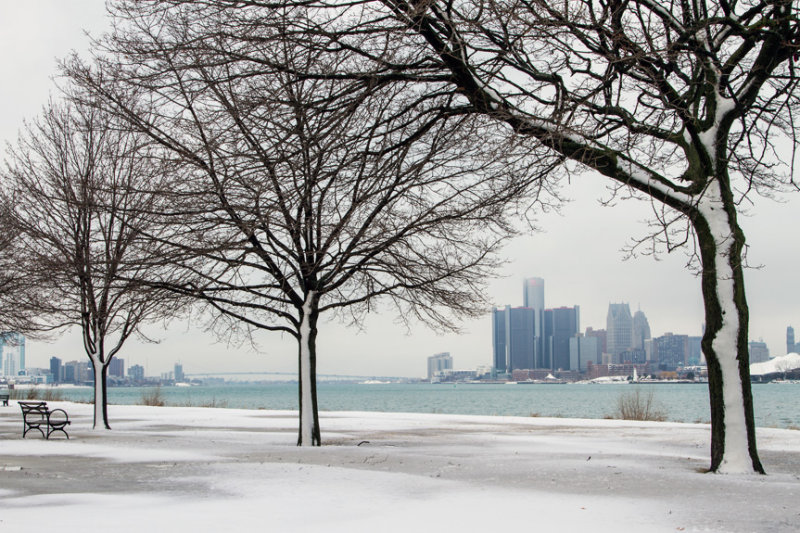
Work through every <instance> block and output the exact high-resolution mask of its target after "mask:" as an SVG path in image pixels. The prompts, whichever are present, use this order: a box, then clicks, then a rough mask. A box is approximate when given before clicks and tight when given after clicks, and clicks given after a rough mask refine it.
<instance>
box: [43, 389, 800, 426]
mask: <svg viewBox="0 0 800 533" xmlns="http://www.w3.org/2000/svg"><path fill="white" fill-rule="evenodd" d="M636 387H638V388H639V389H640V390H641V392H642V393H643V394H644V395H648V394H649V393H650V392H651V391H652V393H653V399H654V401H655V402H656V404H657V405H658V407H659V408H660V410H661V411H663V413H664V414H665V415H666V419H667V420H671V421H676V422H706V423H707V422H709V420H710V414H709V407H708V387H707V385H705V384H699V383H698V384H657V385H627V384H614V385H471V384H456V385H453V384H449V385H447V384H437V385H431V384H427V383H420V384H383V385H359V384H349V383H348V384H345V383H320V384H319V387H318V394H319V407H320V410H322V411H385V412H413V413H449V414H470V415H509V416H557V417H568V418H605V417H609V416H611V417H613V416H614V414H615V412H616V410H617V402H618V400H619V398H620V396H622V395H624V394H628V393H630V392H631V391H633V390H635V388H636ZM59 391H63V398H64V399H65V400H77V401H91V399H92V394H93V393H92V390H91V389H90V388H76V389H68V388H64V389H59ZM152 391H153V388H152V387H141V388H140V387H130V388H110V389H109V401H110V403H112V404H142V403H143V396H144V395H146V394H149V393H151V392H152ZM160 393H161V397H162V399H163V400H164V401H165V402H166V404H167V405H177V406H213V407H228V408H244V409H279V410H286V409H288V410H296V409H297V385H296V384H291V383H274V384H230V385H223V386H200V387H163V388H161V389H160ZM753 396H754V399H755V417H756V425H758V426H763V427H781V428H786V427H800V384H753Z"/></svg>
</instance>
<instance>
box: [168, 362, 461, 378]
mask: <svg viewBox="0 0 800 533" xmlns="http://www.w3.org/2000/svg"><path fill="white" fill-rule="evenodd" d="M450 361H451V363H450V364H451V365H452V358H451V359H450ZM429 370H430V369H429ZM185 378H186V376H185V375H184V373H183V365H182V364H181V363H175V381H183V380H184V379H185Z"/></svg>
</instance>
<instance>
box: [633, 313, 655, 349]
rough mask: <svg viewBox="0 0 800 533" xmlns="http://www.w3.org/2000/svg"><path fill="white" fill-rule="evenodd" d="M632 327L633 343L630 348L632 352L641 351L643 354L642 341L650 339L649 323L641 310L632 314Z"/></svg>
mask: <svg viewBox="0 0 800 533" xmlns="http://www.w3.org/2000/svg"><path fill="white" fill-rule="evenodd" d="M632 327H633V331H632V341H633V342H632V344H631V348H633V349H634V350H642V352H644V341H646V340H647V339H649V338H650V323H649V322H648V321H647V317H646V316H645V315H644V313H643V312H642V310H641V309H639V310H638V311H636V313H634V315H633V321H632ZM634 362H636V361H634Z"/></svg>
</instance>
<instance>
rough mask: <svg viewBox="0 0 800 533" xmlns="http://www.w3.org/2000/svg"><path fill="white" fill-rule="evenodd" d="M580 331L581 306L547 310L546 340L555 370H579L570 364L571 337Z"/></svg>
mask: <svg viewBox="0 0 800 533" xmlns="http://www.w3.org/2000/svg"><path fill="white" fill-rule="evenodd" d="M579 332H580V306H577V305H576V306H575V307H558V308H556V309H548V310H546V311H545V341H546V350H547V349H549V353H548V354H547V355H548V362H550V368H552V369H553V370H577V369H575V368H572V367H571V366H570V345H569V343H570V339H571V338H572V337H574V336H576V335H578V333H579Z"/></svg>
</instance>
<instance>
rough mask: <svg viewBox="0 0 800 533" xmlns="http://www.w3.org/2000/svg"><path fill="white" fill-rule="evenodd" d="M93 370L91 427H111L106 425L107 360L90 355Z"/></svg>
mask: <svg viewBox="0 0 800 533" xmlns="http://www.w3.org/2000/svg"><path fill="white" fill-rule="evenodd" d="M89 359H90V360H91V361H92V369H93V370H94V425H93V426H92V428H93V429H98V428H99V429H111V426H109V425H108V394H107V388H106V374H107V372H108V362H106V363H102V362H101V361H100V359H99V358H98V357H90V358H89Z"/></svg>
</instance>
